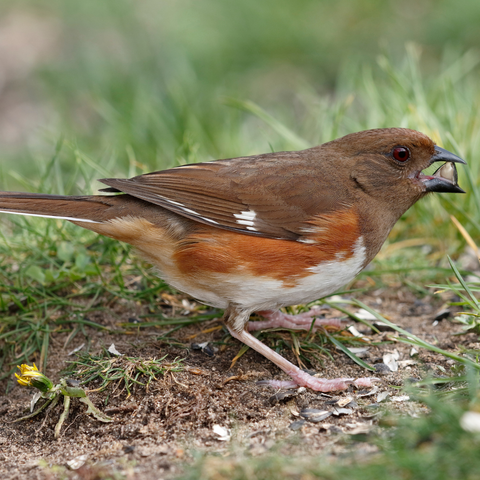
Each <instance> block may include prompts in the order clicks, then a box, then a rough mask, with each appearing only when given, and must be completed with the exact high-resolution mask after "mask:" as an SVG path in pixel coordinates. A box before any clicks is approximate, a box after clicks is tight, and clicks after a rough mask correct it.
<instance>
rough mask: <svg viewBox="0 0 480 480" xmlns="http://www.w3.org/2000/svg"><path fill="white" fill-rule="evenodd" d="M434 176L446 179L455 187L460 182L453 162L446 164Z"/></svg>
mask: <svg viewBox="0 0 480 480" xmlns="http://www.w3.org/2000/svg"><path fill="white" fill-rule="evenodd" d="M433 176H434V177H437V178H444V179H446V180H448V181H450V182H452V183H453V184H454V185H457V182H458V174H457V169H456V168H455V165H454V164H453V163H452V162H447V163H444V164H443V165H442V166H441V167H440V168H439V169H437V170H436V171H435V173H434V174H433Z"/></svg>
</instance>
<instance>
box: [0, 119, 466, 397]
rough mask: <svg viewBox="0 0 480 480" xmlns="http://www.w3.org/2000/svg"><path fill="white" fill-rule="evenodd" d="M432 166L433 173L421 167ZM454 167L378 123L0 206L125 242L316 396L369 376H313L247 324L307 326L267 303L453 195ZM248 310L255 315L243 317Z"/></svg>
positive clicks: (296, 295)
mask: <svg viewBox="0 0 480 480" xmlns="http://www.w3.org/2000/svg"><path fill="white" fill-rule="evenodd" d="M441 161H443V162H447V163H445V164H444V165H443V166H441V167H440V168H439V169H438V170H437V171H436V172H435V173H434V174H433V175H425V174H423V173H422V170H423V169H425V168H427V167H428V166H430V165H431V164H432V163H434V162H441ZM455 163H465V162H464V161H463V160H462V159H461V158H459V157H457V156H456V155H454V154H452V153H450V152H448V151H447V150H444V149H443V148H440V147H438V146H435V144H434V143H433V142H432V140H430V138H428V137H427V136H426V135H424V134H422V133H419V132H416V131H414V130H408V129H403V128H385V129H376V130H367V131H364V132H358V133H352V134H350V135H347V136H345V137H342V138H339V139H337V140H333V141H331V142H328V143H325V144H323V145H320V146H318V147H314V148H309V149H307V150H302V151H298V152H278V153H267V154H264V155H255V156H251V157H240V158H231V159H228V160H217V161H213V162H207V163H198V164H193V165H184V166H181V167H176V168H172V169H170V170H164V171H160V172H153V173H149V174H146V175H140V176H138V177H134V178H130V179H117V178H108V179H103V180H101V182H102V183H104V184H106V185H108V186H109V188H106V189H104V190H103V191H105V192H110V193H120V194H119V195H117V194H114V195H94V196H60V195H46V194H33V193H16V192H3V193H2V192H0V211H2V212H5V213H15V214H20V215H36V216H41V217H52V218H61V219H65V220H70V221H71V222H73V223H75V224H76V225H79V226H81V227H84V228H88V229H89V230H93V231H94V232H97V233H101V234H102V235H106V236H108V237H112V238H115V239H117V240H121V241H123V242H127V243H130V244H132V245H133V246H135V247H136V249H137V250H139V251H140V252H141V253H142V254H143V256H144V257H146V259H147V260H148V261H150V262H151V263H152V264H153V265H154V266H155V267H156V268H157V269H158V273H159V275H160V276H161V277H162V278H163V279H165V280H166V281H167V282H168V283H169V284H170V285H172V286H173V287H175V288H177V289H178V290H180V291H182V292H186V293H188V294H189V295H191V296H192V297H195V298H196V299H198V300H199V301H201V302H203V303H206V304H208V305H212V306H214V307H218V308H222V309H225V315H224V320H225V323H226V325H227V328H228V330H229V332H230V333H231V335H232V336H233V337H235V338H237V339H238V340H240V341H241V342H243V343H245V344H247V345H248V346H250V347H251V348H253V349H254V350H256V351H257V352H260V353H261V354H262V355H264V356H265V357H267V358H269V359H270V360H271V361H272V362H274V363H275V364H276V365H278V366H279V367H280V368H281V369H282V370H283V371H284V372H286V373H288V375H290V377H291V378H292V380H293V382H284V383H285V384H289V385H302V386H306V387H309V388H312V389H314V390H318V391H322V392H328V391H331V390H340V389H344V388H347V386H348V385H349V384H351V383H354V384H356V385H357V386H359V385H362V386H368V385H370V382H371V379H368V378H365V379H357V380H356V381H354V380H353V379H350V378H340V379H330V380H327V379H323V378H316V377H313V376H311V375H308V374H307V373H305V372H303V371H302V370H300V369H299V368H298V367H296V366H295V365H293V364H292V363H290V362H289V361H287V360H286V359H285V358H283V357H282V356H281V355H279V354H278V353H276V352H274V351H273V350H271V349H270V348H268V347H267V346H266V345H264V344H263V343H262V342H260V341H259V340H257V339H256V338H255V337H254V336H253V335H251V334H250V333H249V332H248V331H249V330H254V329H258V328H262V329H263V328H267V327H274V326H286V327H288V328H294V329H309V328H310V327H311V324H312V321H313V320H312V318H313V317H315V315H316V314H317V311H316V310H315V309H313V310H311V311H310V312H307V313H304V314H301V315H298V316H292V315H285V314H282V313H281V312H279V311H278V309H279V308H280V307H285V306H288V305H297V304H301V303H306V302H311V301H313V300H316V299H318V298H321V297H323V296H325V295H329V294H331V293H333V292H335V291H336V290H337V289H339V288H340V287H342V286H343V285H345V284H346V283H348V282H349V281H350V280H352V279H353V278H354V277H355V275H357V274H358V273H359V272H360V271H361V270H362V269H363V268H365V266H366V265H368V263H369V262H370V261H371V260H372V259H373V257H374V256H375V255H376V254H377V252H378V251H379V250H380V247H381V246H382V244H383V242H384V241H385V239H386V238H387V235H388V234H389V232H390V230H391V229H392V227H393V225H394V224H395V222H396V221H397V220H398V219H399V218H400V216H401V215H402V214H403V213H405V211H406V210H407V209H408V208H410V207H411V206H412V205H413V204H414V203H415V202H416V201H417V200H419V199H420V198H422V197H424V196H425V195H426V194H427V193H428V192H463V190H462V189H461V188H460V187H459V186H458V185H457V171H456V168H455V165H454V164H455ZM253 312H257V313H260V314H261V315H262V316H264V317H266V318H267V321H265V322H263V321H262V322H249V318H250V315H251V314H252V313H253ZM325 322H327V323H331V321H325V320H315V323H314V326H315V325H316V326H318V325H321V324H325ZM337 323H338V322H337ZM276 384H279V383H278V382H277V383H276Z"/></svg>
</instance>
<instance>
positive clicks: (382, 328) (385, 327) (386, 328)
mask: <svg viewBox="0 0 480 480" xmlns="http://www.w3.org/2000/svg"><path fill="white" fill-rule="evenodd" d="M372 325H373V326H374V327H375V328H376V329H377V330H379V331H380V332H395V329H393V328H392V327H391V326H390V325H387V324H386V323H383V322H380V321H378V320H377V321H376V322H372Z"/></svg>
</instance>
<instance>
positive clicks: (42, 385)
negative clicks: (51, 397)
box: [15, 364, 53, 393]
mask: <svg viewBox="0 0 480 480" xmlns="http://www.w3.org/2000/svg"><path fill="white" fill-rule="evenodd" d="M18 368H19V369H20V375H18V374H17V373H16V374H15V376H16V377H17V381H18V383H19V384H20V385H22V386H23V387H34V388H38V389H39V390H40V391H42V392H44V393H45V392H48V391H49V390H50V389H51V388H52V387H53V383H52V382H51V380H50V379H49V378H48V377H46V376H45V375H44V374H43V373H42V372H39V371H38V368H37V366H36V365H35V364H33V367H31V366H30V365H25V364H23V365H21V366H19V367H18Z"/></svg>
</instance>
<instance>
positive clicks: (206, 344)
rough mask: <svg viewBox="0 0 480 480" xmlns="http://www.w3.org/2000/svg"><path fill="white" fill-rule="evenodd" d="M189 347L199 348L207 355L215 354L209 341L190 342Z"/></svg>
mask: <svg viewBox="0 0 480 480" xmlns="http://www.w3.org/2000/svg"><path fill="white" fill-rule="evenodd" d="M190 347H191V348H192V350H201V351H202V353H204V354H205V355H208V356H209V357H214V356H215V348H214V347H212V346H211V345H210V343H209V342H203V343H192V344H191V345H190Z"/></svg>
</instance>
